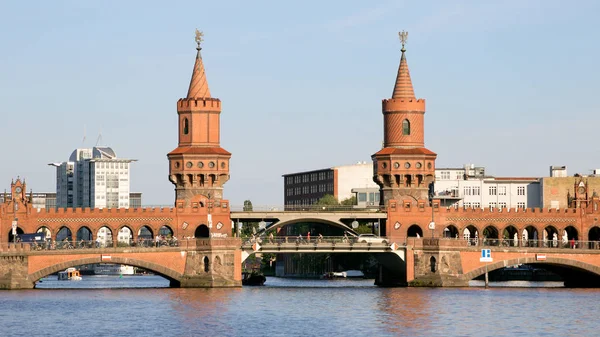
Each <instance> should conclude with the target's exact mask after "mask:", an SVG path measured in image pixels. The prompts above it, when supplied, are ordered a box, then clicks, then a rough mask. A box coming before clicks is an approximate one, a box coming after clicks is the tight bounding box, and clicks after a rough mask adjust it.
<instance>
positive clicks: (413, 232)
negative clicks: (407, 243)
mask: <svg viewBox="0 0 600 337" xmlns="http://www.w3.org/2000/svg"><path fill="white" fill-rule="evenodd" d="M406 236H407V237H410V238H412V237H419V236H420V237H423V230H422V229H421V227H420V226H419V225H417V224H412V225H411V226H410V227H408V230H407V231H406Z"/></svg>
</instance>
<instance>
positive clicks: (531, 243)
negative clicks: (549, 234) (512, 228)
mask: <svg viewBox="0 0 600 337" xmlns="http://www.w3.org/2000/svg"><path fill="white" fill-rule="evenodd" d="M522 238H523V246H525V247H538V239H539V238H538V231H537V229H536V228H535V227H533V226H532V225H529V226H527V227H525V229H523V234H522Z"/></svg>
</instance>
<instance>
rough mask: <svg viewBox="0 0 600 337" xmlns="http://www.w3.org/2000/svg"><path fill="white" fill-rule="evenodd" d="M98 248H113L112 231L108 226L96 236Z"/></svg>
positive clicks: (101, 229)
mask: <svg viewBox="0 0 600 337" xmlns="http://www.w3.org/2000/svg"><path fill="white" fill-rule="evenodd" d="M96 246H97V247H99V248H104V247H112V246H113V234H112V230H111V229H110V228H108V226H102V227H100V229H99V230H98V233H97V234H96Z"/></svg>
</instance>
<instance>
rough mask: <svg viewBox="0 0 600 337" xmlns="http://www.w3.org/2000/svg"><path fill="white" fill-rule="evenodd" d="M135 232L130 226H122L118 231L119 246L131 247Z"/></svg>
mask: <svg viewBox="0 0 600 337" xmlns="http://www.w3.org/2000/svg"><path fill="white" fill-rule="evenodd" d="M133 240H135V239H134V237H133V230H132V229H131V226H129V225H128V224H122V225H121V226H120V227H119V228H118V230H117V246H121V247H123V246H131V244H132V242H133Z"/></svg>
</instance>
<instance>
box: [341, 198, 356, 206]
mask: <svg viewBox="0 0 600 337" xmlns="http://www.w3.org/2000/svg"><path fill="white" fill-rule="evenodd" d="M340 205H343V206H354V205H356V196H351V197H350V198H346V199H344V200H342V201H341V202H340Z"/></svg>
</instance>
